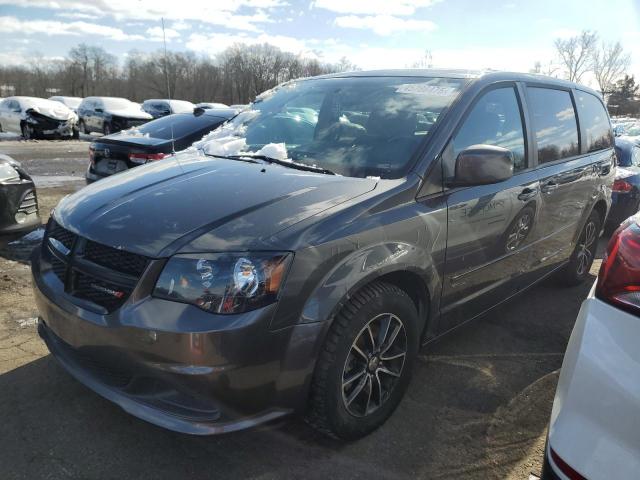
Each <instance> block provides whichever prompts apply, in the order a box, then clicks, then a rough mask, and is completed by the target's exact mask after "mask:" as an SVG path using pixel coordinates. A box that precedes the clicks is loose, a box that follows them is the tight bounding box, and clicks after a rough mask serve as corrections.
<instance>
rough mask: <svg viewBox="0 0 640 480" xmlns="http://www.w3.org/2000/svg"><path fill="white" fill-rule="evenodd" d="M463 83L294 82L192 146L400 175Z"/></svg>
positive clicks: (362, 173) (347, 171)
mask: <svg viewBox="0 0 640 480" xmlns="http://www.w3.org/2000/svg"><path fill="white" fill-rule="evenodd" d="M467 81H468V80H465V79H452V78H425V77H422V78H416V77H352V78H328V79H315V80H304V81H294V82H290V83H287V84H284V85H282V86H280V87H277V88H275V89H273V90H270V91H268V92H265V93H264V94H262V95H260V96H259V97H258V98H257V99H256V101H255V102H254V103H253V104H252V105H251V106H250V108H249V109H247V110H245V111H243V112H242V113H240V114H239V115H238V116H236V117H235V118H234V119H233V120H231V121H230V122H229V123H228V124H226V125H224V126H223V127H221V128H219V129H217V130H215V131H213V132H212V133H211V134H209V135H208V136H207V137H205V138H204V139H203V140H202V141H201V142H198V143H197V144H195V146H196V147H198V148H201V149H202V150H203V151H204V152H205V153H206V154H209V155H237V154H239V153H247V154H254V155H266V156H270V157H275V158H278V159H280V160H289V161H293V162H296V163H301V164H304V165H311V166H316V167H319V168H323V169H328V170H331V171H333V172H336V173H338V174H341V175H345V176H351V177H368V176H373V177H380V178H398V177H400V176H403V175H404V174H405V173H406V171H407V169H408V167H409V166H410V165H409V162H410V160H411V157H412V154H413V152H414V151H415V150H416V148H417V147H418V145H419V144H420V143H421V142H422V141H423V140H424V139H425V138H426V137H427V136H428V135H429V132H430V130H431V128H432V126H433V125H434V123H435V122H436V120H437V119H438V117H439V115H440V113H441V112H442V110H443V109H444V108H445V107H446V106H448V105H449V104H450V103H451V102H452V101H453V99H454V98H455V97H456V96H457V95H458V93H459V92H460V90H461V88H462V86H463V85H464V84H465V83H466V82H467Z"/></svg>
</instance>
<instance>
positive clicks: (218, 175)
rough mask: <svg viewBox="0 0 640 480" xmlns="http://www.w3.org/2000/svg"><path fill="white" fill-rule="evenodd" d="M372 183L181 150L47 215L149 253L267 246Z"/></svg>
mask: <svg viewBox="0 0 640 480" xmlns="http://www.w3.org/2000/svg"><path fill="white" fill-rule="evenodd" d="M376 183H377V182H376V180H374V179H359V178H350V177H341V176H333V175H324V174H319V173H313V172H306V171H300V170H294V169H290V168H287V167H282V166H278V165H262V164H252V163H246V162H240V161H233V160H224V159H211V158H209V157H204V156H202V155H200V154H194V153H181V154H178V155H176V156H174V157H172V158H170V159H165V160H162V161H159V162H155V163H151V164H147V165H144V166H141V167H136V168H135V169H132V170H129V171H127V172H123V173H120V174H117V175H113V176H111V177H108V178H106V179H103V180H100V181H99V182H96V183H94V184H92V185H89V186H87V187H85V188H83V189H82V190H80V191H78V192H76V193H74V194H72V195H70V196H67V197H65V198H64V199H63V200H62V201H61V202H60V203H59V204H58V206H57V207H56V208H55V211H54V218H55V219H56V221H57V222H58V223H60V224H61V225H62V226H63V227H65V228H67V229H69V230H71V231H73V232H75V233H77V234H79V235H81V236H83V237H87V238H89V239H91V240H94V241H96V242H99V243H102V244H105V245H110V246H112V247H115V248H122V249H125V250H128V251H131V252H134V253H139V254H142V255H146V256H150V257H156V258H157V257H166V256H169V255H172V254H173V253H176V252H178V251H180V250H181V249H187V250H190V251H194V249H195V250H197V249H198V248H201V250H200V251H232V250H247V249H255V248H268V245H267V244H266V240H267V239H268V238H269V237H271V236H272V235H275V234H276V233H277V232H279V231H281V230H283V229H285V228H287V227H289V226H291V225H293V224H295V223H297V222H300V221H302V220H304V219H306V218H308V217H310V216H312V215H314V214H317V213H319V212H321V211H323V210H326V209H328V208H331V207H333V206H336V205H338V204H340V203H343V202H345V201H348V200H350V199H352V198H354V197H355V196H358V195H362V194H364V193H366V192H368V191H371V190H372V189H374V188H375V186H376Z"/></svg>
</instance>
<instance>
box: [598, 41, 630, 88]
mask: <svg viewBox="0 0 640 480" xmlns="http://www.w3.org/2000/svg"><path fill="white" fill-rule="evenodd" d="M592 64H593V75H594V76H595V77H596V81H597V82H598V86H599V87H600V92H601V93H602V95H603V96H604V95H606V94H608V93H610V92H611V89H612V87H613V82H615V81H616V80H617V79H618V78H619V77H620V76H622V74H623V73H624V72H625V71H626V70H627V69H628V68H629V66H630V65H631V55H629V54H627V53H624V51H623V49H622V45H621V44H620V42H616V43H608V44H607V43H604V42H602V44H601V45H600V47H599V48H596V49H594V51H593V59H592Z"/></svg>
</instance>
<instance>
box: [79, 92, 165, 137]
mask: <svg viewBox="0 0 640 480" xmlns="http://www.w3.org/2000/svg"><path fill="white" fill-rule="evenodd" d="M78 117H79V120H78V130H80V131H81V132H82V133H87V134H88V133H91V132H97V133H102V134H104V135H111V134H112V133H115V132H119V131H120V130H126V129H127V128H131V127H138V126H140V125H142V124H145V123H147V122H148V121H149V120H152V119H153V117H152V116H151V115H149V114H148V113H147V112H145V111H144V110H142V107H141V106H140V104H139V103H134V102H132V101H131V100H127V99H126V98H118V97H87V98H85V99H84V100H82V103H81V104H80V106H79V107H78Z"/></svg>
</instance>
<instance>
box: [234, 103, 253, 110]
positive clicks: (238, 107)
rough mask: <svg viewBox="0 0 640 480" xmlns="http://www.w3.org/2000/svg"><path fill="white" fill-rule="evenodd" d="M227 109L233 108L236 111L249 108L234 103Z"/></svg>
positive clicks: (243, 104)
mask: <svg viewBox="0 0 640 480" xmlns="http://www.w3.org/2000/svg"><path fill="white" fill-rule="evenodd" d="M229 108H235V109H236V110H246V109H247V108H249V104H248V103H246V104H245V103H236V104H233V105H229Z"/></svg>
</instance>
